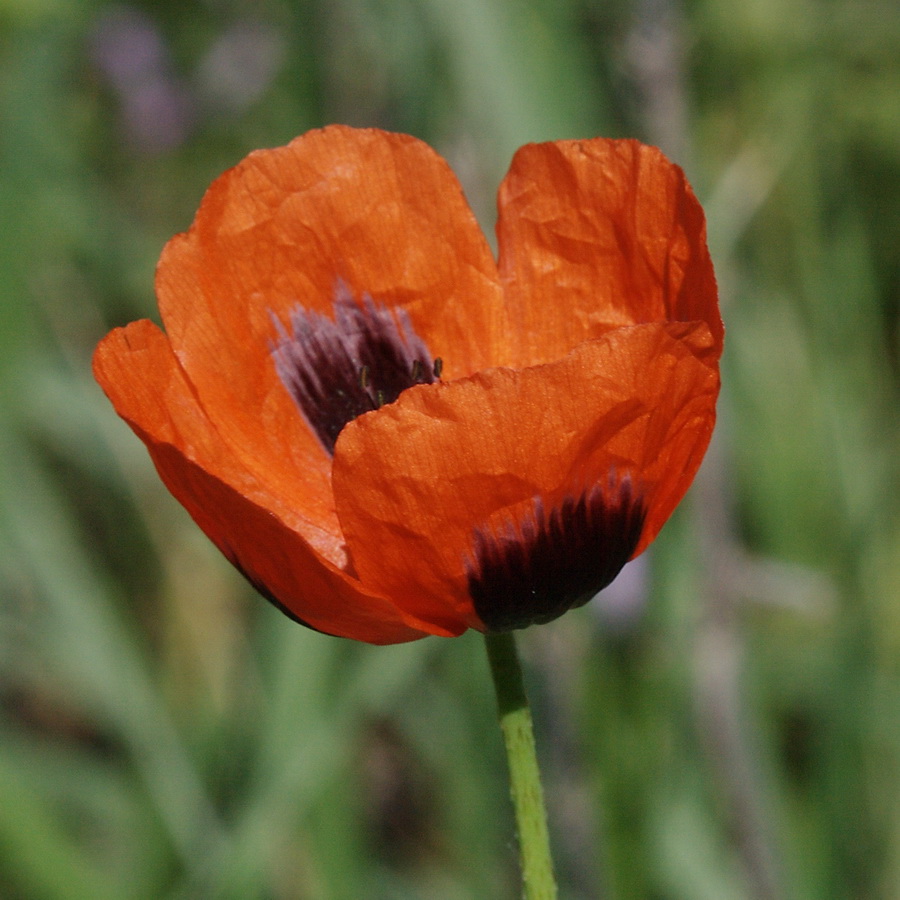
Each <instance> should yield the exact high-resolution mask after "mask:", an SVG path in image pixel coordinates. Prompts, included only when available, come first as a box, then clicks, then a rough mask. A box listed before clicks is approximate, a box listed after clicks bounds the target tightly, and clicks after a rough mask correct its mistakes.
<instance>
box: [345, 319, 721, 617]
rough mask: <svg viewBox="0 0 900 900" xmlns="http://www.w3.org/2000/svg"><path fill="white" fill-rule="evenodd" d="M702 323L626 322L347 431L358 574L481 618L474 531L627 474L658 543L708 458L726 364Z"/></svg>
mask: <svg viewBox="0 0 900 900" xmlns="http://www.w3.org/2000/svg"><path fill="white" fill-rule="evenodd" d="M712 343H713V338H712V337H711V335H710V333H709V330H708V329H707V327H706V326H705V325H704V324H702V323H694V324H693V325H678V324H672V325H663V324H651V325H643V326H634V327H629V328H623V329H617V330H614V331H610V332H607V333H606V334H605V335H603V336H602V337H601V338H599V339H597V340H594V341H589V342H586V343H584V344H582V345H581V346H579V347H578V348H576V349H575V350H574V351H573V352H572V353H570V354H569V355H567V356H566V357H564V358H563V359H561V360H558V361H556V362H554V363H550V364H546V365H542V366H536V367H533V368H528V369H524V370H511V369H493V370H487V371H484V372H481V373H479V374H477V375H475V376H473V377H471V378H467V379H463V380H460V381H457V382H451V383H444V384H433V385H423V386H420V387H414V388H411V389H409V390H408V391H406V392H405V393H403V394H402V395H401V396H400V398H399V399H398V400H397V401H396V402H395V403H393V404H391V405H389V406H386V407H383V408H382V409H380V410H377V411H375V412H372V413H368V414H366V415H364V416H361V417H360V418H358V419H356V420H354V421H353V422H351V423H350V424H349V425H348V426H347V427H346V428H345V429H344V431H343V432H342V433H341V435H340V437H339V438H338V441H337V445H336V449H335V457H334V468H333V487H334V493H335V503H336V507H337V512H338V516H339V518H340V521H341V527H342V530H343V533H344V536H345V539H346V541H347V547H348V552H349V554H350V557H351V560H352V562H353V565H354V567H355V570H356V571H357V572H358V573H359V576H360V578H361V579H362V580H363V581H364V582H365V583H366V584H367V585H369V586H370V587H372V588H373V589H375V590H379V591H382V592H384V593H386V594H388V595H389V596H391V597H393V598H394V600H395V602H397V603H398V604H399V605H401V606H402V607H403V608H404V609H406V610H407V611H408V612H410V613H412V614H413V615H415V616H417V617H419V618H421V619H424V620H426V621H430V622H435V623H440V624H443V625H444V626H445V627H446V626H447V625H448V624H449V623H451V622H457V621H459V620H460V619H464V620H465V621H466V622H467V623H468V624H470V625H471V626H473V627H480V623H479V622H478V619H477V616H476V615H475V613H474V610H473V608H472V604H471V599H470V597H469V594H468V589H467V579H466V561H467V559H468V558H469V557H470V556H471V553H472V548H473V537H474V533H475V531H476V530H477V529H479V528H482V527H483V526H484V525H485V524H486V523H488V522H489V520H490V521H494V522H495V521H496V520H497V518H498V516H501V515H502V514H503V513H504V511H510V512H511V513H512V514H513V518H515V514H516V513H517V512H521V510H522V509H523V507H524V506H529V507H530V505H531V504H532V503H533V501H534V499H535V498H542V499H543V500H546V501H549V505H550V506H552V505H554V504H555V503H558V502H560V501H562V500H564V499H565V497H567V496H573V495H577V494H578V493H579V492H583V491H585V490H588V489H590V488H591V487H592V486H594V485H596V484H607V483H608V482H609V480H610V476H611V475H612V476H616V477H621V476H624V475H626V474H627V475H628V476H629V478H630V479H631V483H632V484H633V485H634V486H635V489H636V490H637V491H638V492H639V494H640V495H641V497H642V499H643V502H644V504H645V507H646V510H647V513H646V519H645V522H644V527H643V530H642V533H641V537H640V540H639V542H638V545H637V548H636V550H635V555H636V554H637V553H639V552H641V551H642V550H643V549H644V548H645V547H646V546H647V544H648V543H649V542H650V541H651V540H652V539H653V538H654V537H655V535H656V534H657V532H658V531H659V529H660V528H661V527H662V525H663V523H664V522H665V521H666V519H667V518H668V517H669V515H670V514H671V512H672V510H673V509H674V508H675V506H676V504H677V503H678V501H679V500H680V499H681V497H682V496H683V494H684V493H685V491H686V490H687V488H688V486H689V485H690V483H691V481H692V479H693V477H694V474H695V472H696V470H697V468H698V466H699V465H700V461H701V459H702V457H703V453H704V451H705V449H706V446H707V443H708V441H709V438H710V435H711V433H712V429H713V424H714V421H715V402H716V396H717V393H718V385H719V379H718V371H717V369H715V368H711V367H710V366H708V365H706V364H705V363H704V362H703V361H701V360H700V359H698V357H697V356H696V355H695V352H694V350H695V348H697V347H703V346H706V347H707V348H709V347H710V346H711V345H712Z"/></svg>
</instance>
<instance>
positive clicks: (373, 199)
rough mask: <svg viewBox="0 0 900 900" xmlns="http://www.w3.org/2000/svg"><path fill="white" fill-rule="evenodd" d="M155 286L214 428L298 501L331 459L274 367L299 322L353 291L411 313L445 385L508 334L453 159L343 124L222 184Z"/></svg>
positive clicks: (492, 355) (163, 263) (172, 248)
mask: <svg viewBox="0 0 900 900" xmlns="http://www.w3.org/2000/svg"><path fill="white" fill-rule="evenodd" d="M156 286H157V294H158V297H159V305H160V311H161V314H162V317H163V323H164V325H165V329H166V333H167V334H168V336H169V339H170V340H171V342H172V347H173V348H174V351H175V354H176V356H177V357H178V360H179V362H180V363H181V365H182V367H183V369H184V370H185V371H186V372H188V373H189V375H190V380H191V382H192V384H193V386H194V388H195V390H196V392H197V394H198V396H199V397H200V398H201V401H202V403H203V406H204V408H205V410H206V412H207V414H208V416H209V418H210V420H211V421H212V422H214V423H215V426H216V428H217V429H219V431H220V433H221V434H223V435H224V436H225V437H226V438H227V440H228V442H229V444H230V445H231V446H233V447H235V448H237V449H238V450H239V452H241V453H242V454H243V455H244V456H245V457H246V458H250V457H252V458H254V459H255V460H257V463H258V465H259V466H260V467H261V468H263V469H265V470H266V471H269V472H273V473H275V474H276V477H277V478H278V480H279V481H280V482H281V483H282V484H283V485H284V486H285V488H286V489H288V490H289V496H286V497H285V500H291V501H295V502H298V503H301V502H302V497H301V494H302V491H303V490H304V489H305V488H304V477H305V473H306V472H307V471H308V470H309V469H311V468H316V467H318V468H321V469H323V470H324V471H327V468H328V465H329V460H328V457H327V454H326V453H325V451H324V450H323V449H322V446H321V444H320V443H319V441H318V440H317V439H316V437H315V435H313V434H312V433H311V431H310V429H309V428H308V427H307V425H306V423H305V421H304V420H303V418H302V417H301V416H300V415H298V411H297V408H296V406H295V403H294V400H293V399H292V398H291V396H290V395H289V393H288V391H287V390H286V388H285V386H284V384H282V382H281V380H280V379H279V377H278V374H277V372H276V369H275V364H274V362H273V359H272V349H273V345H274V344H275V343H276V342H277V341H278V339H279V334H280V333H279V327H278V326H279V324H280V326H281V328H282V329H284V330H286V331H288V332H289V331H290V330H291V326H290V322H291V313H292V312H294V311H295V310H297V309H298V308H300V307H302V308H304V309H307V310H315V311H318V312H320V313H324V314H327V315H332V313H333V310H332V307H333V303H334V301H335V299H336V297H337V296H338V295H339V294H341V293H346V292H347V291H349V292H350V293H351V294H352V295H353V296H355V297H357V298H358V299H361V298H362V297H363V296H364V295H366V294H368V295H370V296H371V297H372V298H373V299H374V300H375V301H377V302H378V303H379V304H382V305H386V306H403V307H405V308H406V309H407V311H408V314H409V316H410V319H411V320H412V324H413V326H414V328H415V329H416V331H417V333H418V334H419V335H420V336H421V337H422V338H423V339H424V340H425V341H426V343H427V344H428V345H429V348H430V350H431V353H432V355H434V356H441V357H442V358H443V360H444V366H445V372H446V373H447V375H448V377H454V376H456V375H460V374H467V373H469V372H472V371H475V370H477V369H478V368H481V367H483V366H484V365H486V364H488V363H489V362H491V361H495V360H496V358H497V350H496V347H495V345H496V344H497V342H498V340H499V337H498V336H499V335H500V334H501V332H502V326H503V306H502V298H501V293H500V288H499V284H498V276H497V271H496V265H495V263H494V260H493V258H492V256H491V253H490V249H489V248H488V246H487V243H486V241H485V239H484V236H483V235H482V233H481V231H480V230H479V228H478V226H477V224H476V222H475V219H474V217H473V214H472V212H471V211H470V209H469V207H468V206H467V204H466V202H465V199H464V197H463V195H462V191H461V189H460V187H459V183H458V182H457V180H456V178H455V176H454V175H453V173H452V172H451V171H450V168H449V167H448V166H447V164H446V163H445V162H444V161H443V160H442V159H441V158H440V157H439V156H438V155H437V154H436V153H435V152H434V151H433V150H431V149H430V148H429V147H428V146H427V145H425V144H423V143H422V142H421V141H418V140H416V139H415V138H411V137H408V136H405V135H398V134H387V133H385V132H381V131H376V130H357V129H352V128H346V127H343V126H332V127H329V128H326V129H323V130H320V131H312V132H309V133H308V134H305V135H303V136H302V137H299V138H297V139H296V140H294V141H293V142H291V143H290V144H288V145H287V146H285V147H281V148H278V149H274V150H261V151H257V152H255V153H252V154H250V156H248V157H247V158H246V159H245V160H244V161H243V162H242V163H240V164H239V165H238V166H236V167H235V168H233V169H231V170H230V171H228V172H226V173H225V174H224V175H222V176H221V177H220V178H219V179H217V180H216V181H215V182H214V183H213V185H212V186H211V187H210V189H209V191H208V192H207V194H206V196H205V197H204V199H203V202H202V204H201V206H200V209H199V211H198V213H197V217H196V219H195V221H194V223H193V225H192V226H191V228H190V230H189V231H188V232H186V233H185V234H182V235H178V236H177V237H175V238H173V239H172V240H171V241H170V242H169V243H168V244H167V245H166V248H165V250H164V252H163V255H162V258H161V260H160V263H159V267H158V270H157V281H156ZM292 482H296V485H297V486H296V489H295V490H293V491H290V488H289V486H290V484H291V483H292Z"/></svg>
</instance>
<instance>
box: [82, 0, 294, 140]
mask: <svg viewBox="0 0 900 900" xmlns="http://www.w3.org/2000/svg"><path fill="white" fill-rule="evenodd" d="M89 47H90V55H91V59H92V61H93V63H94V65H95V66H96V67H97V69H98V70H99V72H100V73H101V75H102V77H103V78H104V80H105V82H106V83H107V84H108V85H109V87H110V88H111V89H112V91H113V92H114V93H115V95H116V99H117V100H118V103H119V106H120V114H121V118H122V125H123V128H124V131H125V134H126V137H127V140H128V141H129V143H130V144H131V145H132V146H134V147H135V148H136V149H139V150H142V151H144V152H149V153H157V152H162V151H165V150H171V149H174V148H176V147H178V146H179V145H181V144H182V143H183V142H184V141H185V140H186V139H187V138H188V136H189V135H190V133H191V131H193V130H194V129H195V128H196V126H197V125H198V124H199V122H200V120H201V119H202V117H203V115H205V114H222V113H225V114H228V115H237V114H241V113H244V112H246V111H247V110H248V109H249V108H251V107H252V106H253V104H254V103H256V102H257V101H258V100H259V99H260V97H261V96H262V95H263V94H264V93H265V91H266V89H267V88H268V86H269V85H270V84H271V82H272V79H273V78H274V76H275V75H276V73H277V71H278V69H279V67H280V65H281V61H282V59H283V56H284V41H283V39H282V38H281V37H280V35H279V34H278V33H277V31H276V30H275V28H274V27H272V26H269V25H266V24H264V23H259V22H248V21H239V22H234V23H231V24H229V25H227V26H226V27H225V28H224V29H223V31H222V32H221V34H220V35H219V37H218V39H217V40H215V41H214V42H213V44H212V46H211V47H210V48H209V49H208V50H207V51H206V53H205V55H204V56H203V57H202V58H201V59H200V60H199V63H198V64H197V67H196V72H195V74H194V76H193V78H190V79H189V78H186V77H181V76H179V75H178V74H177V72H176V71H175V67H174V65H173V60H172V55H171V53H170V51H169V47H168V44H167V43H166V39H165V37H164V35H163V34H162V32H161V30H160V28H159V27H158V26H157V24H156V22H155V21H154V20H153V19H152V18H151V17H150V16H149V15H148V14H147V13H146V12H144V11H143V10H140V9H138V8H137V7H133V6H115V7H111V8H108V9H107V10H105V11H104V12H103V13H102V14H101V15H100V16H99V17H98V19H97V21H96V24H95V26H94V28H93V30H92V33H91V35H90V38H89Z"/></svg>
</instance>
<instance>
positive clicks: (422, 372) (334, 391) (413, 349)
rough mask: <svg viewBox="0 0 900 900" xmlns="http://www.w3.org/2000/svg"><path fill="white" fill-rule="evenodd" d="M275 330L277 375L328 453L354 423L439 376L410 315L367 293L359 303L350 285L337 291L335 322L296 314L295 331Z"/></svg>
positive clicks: (305, 313)
mask: <svg viewBox="0 0 900 900" xmlns="http://www.w3.org/2000/svg"><path fill="white" fill-rule="evenodd" d="M276 328H277V329H278V338H277V340H276V341H275V342H274V344H273V346H272V358H273V360H274V362H275V369H276V371H277V372H278V376H279V378H280V379H281V382H282V384H284V386H285V387H286V388H287V389H288V391H289V392H290V394H291V396H292V397H293V398H294V401H295V402H296V403H297V406H298V407H299V409H300V412H301V413H302V414H303V417H304V418H305V419H306V421H307V423H308V424H309V426H310V428H311V429H312V430H313V432H314V433H315V434H316V436H317V437H318V439H319V442H320V443H321V444H322V447H323V448H324V449H325V451H326V452H327V453H329V454H333V453H334V444H335V441H337V437H338V435H339V434H340V433H341V429H343V427H344V426H345V425H346V424H347V423H348V422H350V421H352V420H353V419H355V418H356V417H357V416H361V415H362V414H363V413H366V412H371V411H372V410H373V409H378V408H379V407H381V406H384V405H385V404H386V403H393V402H394V401H395V400H396V399H397V397H399V396H400V394H401V393H402V392H403V391H405V390H406V389H407V388H408V387H412V386H413V385H414V384H433V383H434V382H435V381H436V380H437V378H438V377H439V375H438V374H435V375H432V373H433V372H435V371H437V373H439V372H440V366H438V365H437V362H436V361H435V360H433V359H432V356H431V353H430V352H429V350H428V347H427V346H426V345H425V342H424V341H423V340H422V339H421V338H420V337H419V336H418V335H417V334H416V333H415V331H414V330H413V327H412V323H411V322H410V320H409V317H408V315H407V314H406V311H405V310H403V309H389V308H387V307H384V306H380V305H378V304H376V303H375V301H374V300H373V299H372V298H371V297H370V296H368V295H367V294H366V295H363V297H362V301H361V302H357V301H356V300H355V299H354V298H353V296H352V295H351V294H350V292H349V290H347V288H346V287H344V286H339V287H338V289H337V291H336V296H335V301H334V318H333V319H331V318H329V317H328V316H324V315H322V314H320V313H317V312H312V311H310V310H306V309H302V308H298V309H297V310H296V311H295V312H294V313H293V314H292V315H291V319H290V333H289V332H288V331H287V329H286V328H285V327H284V326H283V325H282V323H281V322H278V321H276Z"/></svg>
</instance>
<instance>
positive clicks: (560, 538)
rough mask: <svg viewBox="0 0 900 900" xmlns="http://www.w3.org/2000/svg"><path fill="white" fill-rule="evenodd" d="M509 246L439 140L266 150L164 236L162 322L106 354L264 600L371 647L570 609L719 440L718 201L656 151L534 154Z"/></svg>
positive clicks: (134, 419) (505, 231) (174, 468)
mask: <svg viewBox="0 0 900 900" xmlns="http://www.w3.org/2000/svg"><path fill="white" fill-rule="evenodd" d="M498 204H499V220H498V223H497V243H498V248H499V250H498V259H497V261H495V259H494V256H493V254H492V252H491V250H490V248H489V246H488V243H487V241H486V240H485V238H484V236H483V234H482V232H481V231H480V229H479V228H478V225H477V223H476V221H475V218H474V216H473V214H472V212H471V210H470V209H469V207H468V205H467V204H466V201H465V199H464V197H463V194H462V190H461V189H460V186H459V184H458V182H457V180H456V178H455V177H454V175H453V173H452V172H451V170H450V169H449V167H448V166H447V164H446V163H445V162H444V161H443V159H441V158H440V157H439V156H438V155H437V154H436V153H434V151H432V150H431V149H430V148H429V147H427V146H426V145H425V144H423V143H421V142H420V141H418V140H416V139H415V138H412V137H408V136H406V135H399V134H389V133H386V132H382V131H377V130H368V129H367V130H357V129H352V128H347V127H342V126H333V127H329V128H325V129H323V130H320V131H313V132H310V133H308V134H306V135H303V136H302V137H299V138H297V139H296V140H294V141H293V142H292V143H290V144H289V145H288V146H286V147H282V148H279V149H275V150H262V151H258V152H255V153H252V154H251V155H250V156H249V157H247V159H245V160H244V161H243V162H242V163H240V164H239V165H238V166H237V167H235V168H234V169H231V170H230V171H228V172H226V173H225V174H224V175H222V176H221V177H220V178H219V179H218V180H217V181H215V182H214V184H213V185H212V187H211V188H210V189H209V191H208V192H207V194H206V196H205V197H204V199H203V202H202V204H201V206H200V210H199V212H198V213H197V217H196V219H195V221H194V223H193V225H192V226H191V228H190V229H189V230H188V231H187V232H186V233H185V234H181V235H178V236H176V237H175V238H173V239H172V240H171V241H170V242H169V243H168V244H167V246H166V248H165V250H164V252H163V254H162V258H161V260H160V263H159V268H158V271H157V281H156V288H157V294H158V298H159V307H160V313H161V316H162V320H163V323H164V325H165V332H163V331H162V330H160V328H158V327H157V326H156V325H154V324H153V323H151V322H149V321H146V320H144V321H139V322H134V323H132V324H130V325H128V326H127V327H125V328H118V329H116V330H114V331H113V332H112V333H111V334H109V335H108V336H107V337H106V338H105V339H104V340H103V341H102V342H101V343H100V345H99V347H98V348H97V351H96V354H95V357H94V372H95V375H96V378H97V380H98V381H99V382H100V384H101V386H102V387H103V389H104V390H105V392H106V393H107V395H108V396H109V398H110V399H111V400H112V402H113V404H114V406H115V408H116V410H117V412H118V413H119V415H121V416H122V417H123V418H124V419H125V420H126V421H127V422H128V423H129V424H130V425H131V427H132V428H133V429H134V431H135V432H136V433H137V435H138V436H139V437H140V438H141V439H142V440H143V441H144V442H145V443H146V445H147V447H148V449H149V451H150V454H151V456H152V458H153V461H154V463H155V465H156V468H157V469H158V471H159V474H160V476H161V477H162V479H163V481H164V482H165V484H166V486H167V487H168V488H169V490H170V491H171V492H172V493H173V494H174V495H175V497H176V498H177V499H178V500H179V501H180V502H181V503H182V504H183V505H184V506H185V507H186V508H187V510H188V512H189V513H190V514H191V516H192V517H193V518H194V519H195V521H196V522H197V524H198V525H199V526H200V527H201V528H202V529H203V530H204V531H205V532H206V534H207V535H208V536H209V537H210V538H211V539H212V540H213V541H214V542H215V544H216V545H217V546H218V547H219V549H220V550H221V551H222V552H223V553H224V554H225V556H226V557H228V559H229V560H230V561H231V562H232V563H234V565H235V566H237V567H238V568H239V569H240V570H241V571H242V572H243V573H244V574H245V575H246V576H247V578H248V579H249V580H250V581H251V582H252V583H253V584H254V585H255V586H256V587H257V588H258V589H259V591H260V592H261V593H263V594H264V595H266V596H267V597H269V598H270V599H271V600H273V602H275V603H277V604H278V605H279V606H280V607H281V608H282V609H283V610H284V611H285V612H287V613H288V614H289V615H291V616H292V617H294V618H296V619H298V620H300V621H302V622H303V623H304V624H307V625H309V626H310V627H312V628H316V629H318V630H320V631H323V632H327V633H330V634H335V635H342V636H345V637H350V638H355V639H357V640H362V641H369V642H372V643H394V642H399V641H406V640H412V639H414V638H418V637H422V636H424V635H427V634H438V635H456V634H460V633H461V632H462V631H464V630H465V629H466V628H476V629H480V630H486V631H503V630H508V629H512V628H518V627H522V626H525V625H528V624H531V623H533V622H545V621H548V620H550V619H552V618H555V617H556V616H558V615H560V614H561V613H563V612H565V611H566V610H567V609H569V608H571V607H573V606H577V605H580V604H581V603H583V602H585V601H586V600H587V599H588V598H589V597H590V596H592V595H593V594H594V593H596V592H597V591H598V590H600V589H601V588H602V587H604V586H605V585H606V584H608V583H609V582H610V581H611V580H612V579H613V578H614V577H615V575H616V574H617V573H618V571H619V570H620V569H621V567H622V566H623V565H624V563H625V562H626V561H627V560H628V559H630V558H632V557H634V556H636V555H637V554H639V553H641V552H642V551H643V550H644V549H645V548H646V547H647V545H648V544H649V543H650V542H651V541H652V540H653V538H654V537H655V536H656V534H657V532H658V531H659V529H660V528H661V527H662V525H663V524H664V522H665V521H666V519H667V518H668V517H669V515H670V514H671V512H672V510H673V509H674V508H675V506H676V504H677V503H678V502H679V500H680V499H681V497H682V496H683V494H684V492H685V491H686V490H687V488H688V486H689V485H690V483H691V480H692V479H693V477H694V474H695V472H696V470H697V467H698V466H699V464H700V461H701V458H702V456H703V454H704V452H705V449H706V446H707V443H708V442H709V438H710V434H711V432H712V428H713V423H714V420H715V403H716V397H717V394H718V388H719V371H718V360H719V356H720V353H721V348H722V323H721V320H720V318H719V311H718V303H717V294H716V285H715V279H714V276H713V270H712V265H711V262H710V258H709V253H708V251H707V247H706V239H705V223H704V218H703V213H702V210H701V209H700V206H699V204H698V202H697V200H696V198H695V197H694V195H693V193H692V191H691V189H690V186H689V185H688V184H687V182H686V180H685V178H684V175H683V173H682V172H681V170H680V169H679V168H678V167H677V166H675V165H673V164H672V163H670V162H669V161H668V160H666V158H665V157H664V156H663V155H662V154H661V153H660V152H659V151H658V150H656V149H654V148H652V147H647V146H643V145H641V144H639V143H637V142H635V141H612V140H603V139H597V140H586V141H561V142H554V143H547V144H531V145H528V146H525V147H523V148H521V149H520V150H519V151H518V153H517V154H516V155H515V158H514V159H513V162H512V166H511V168H510V171H509V173H508V175H507V176H506V178H505V179H504V181H503V184H502V186H501V188H500V192H499V201H498Z"/></svg>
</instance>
